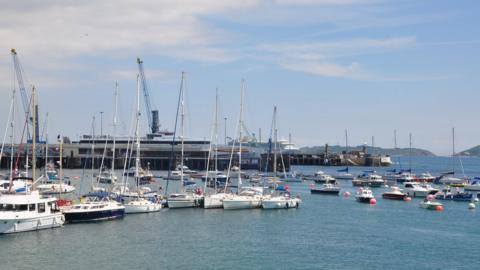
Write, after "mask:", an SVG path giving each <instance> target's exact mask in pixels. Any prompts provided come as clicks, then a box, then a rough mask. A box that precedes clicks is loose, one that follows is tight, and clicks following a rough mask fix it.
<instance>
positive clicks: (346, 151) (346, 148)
mask: <svg viewBox="0 0 480 270" xmlns="http://www.w3.org/2000/svg"><path fill="white" fill-rule="evenodd" d="M345 153H346V154H348V130H347V129H345Z"/></svg>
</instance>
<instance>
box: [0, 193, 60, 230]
mask: <svg viewBox="0 0 480 270" xmlns="http://www.w3.org/2000/svg"><path fill="white" fill-rule="evenodd" d="M64 222H65V217H64V215H63V214H62V213H61V212H60V210H59V209H58V206H57V199H56V198H55V197H45V196H42V195H40V193H39V192H38V191H37V190H35V191H27V192H26V193H25V194H2V195H1V196H0V234H5V233H17V232H26V231H36V230H40V229H51V228H56V227H60V226H62V225H63V224H64Z"/></svg>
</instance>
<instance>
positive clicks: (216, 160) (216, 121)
mask: <svg viewBox="0 0 480 270" xmlns="http://www.w3.org/2000/svg"><path fill="white" fill-rule="evenodd" d="M213 129H214V131H213V132H214V136H215V183H214V187H215V192H216V191H217V179H218V174H217V173H218V88H217V89H216V91H215V124H214V127H213ZM207 180H208V176H207ZM205 182H206V181H205Z"/></svg>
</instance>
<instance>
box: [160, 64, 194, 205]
mask: <svg viewBox="0 0 480 270" xmlns="http://www.w3.org/2000/svg"><path fill="white" fill-rule="evenodd" d="M184 88H185V73H184V72H182V82H181V86H180V100H181V102H180V106H181V116H180V122H181V124H180V125H181V129H182V131H181V135H180V141H181V161H180V189H181V192H180V193H173V194H170V195H169V196H168V199H167V204H168V208H191V207H196V206H198V205H199V202H200V200H201V199H202V196H200V195H197V194H194V193H193V192H186V191H185V186H184V181H185V173H184V171H183V170H184V168H185V167H184V160H183V159H184V137H185V123H184V121H185V104H184V103H185V89H184Z"/></svg>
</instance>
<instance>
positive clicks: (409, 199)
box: [403, 196, 412, 202]
mask: <svg viewBox="0 0 480 270" xmlns="http://www.w3.org/2000/svg"><path fill="white" fill-rule="evenodd" d="M403 200H404V201H406V202H410V201H412V198H410V197H408V196H407V197H405V198H404V199H403Z"/></svg>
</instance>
